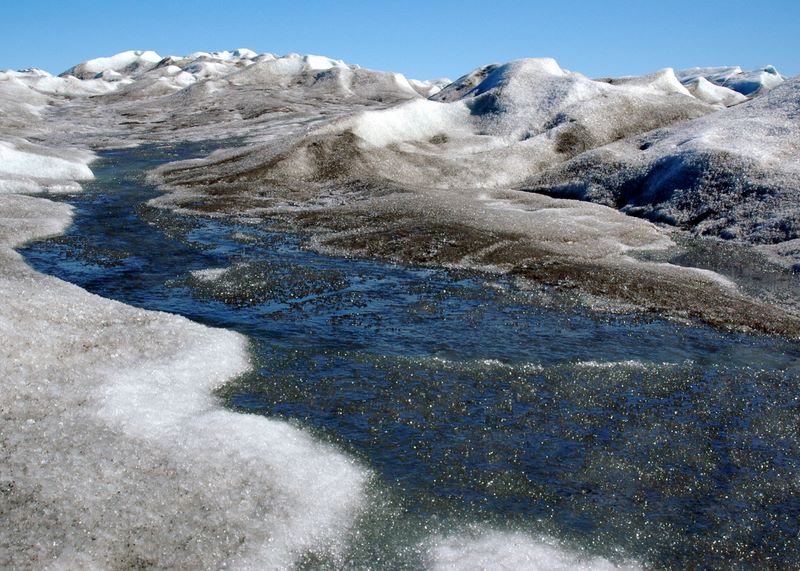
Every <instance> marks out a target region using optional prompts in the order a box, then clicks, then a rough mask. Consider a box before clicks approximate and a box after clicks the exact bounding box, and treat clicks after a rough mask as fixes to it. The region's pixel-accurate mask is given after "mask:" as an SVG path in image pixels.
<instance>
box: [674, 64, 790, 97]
mask: <svg viewBox="0 0 800 571" xmlns="http://www.w3.org/2000/svg"><path fill="white" fill-rule="evenodd" d="M676 74H677V76H678V78H679V79H680V80H681V82H683V83H684V84H685V85H689V84H691V83H694V82H695V81H697V80H698V79H700V78H703V79H705V80H707V81H708V82H709V83H713V84H714V85H718V86H720V87H726V88H728V89H730V90H732V91H735V92H737V93H740V94H742V95H744V96H746V97H755V96H757V95H761V94H763V93H766V92H767V91H769V90H770V89H772V88H774V87H777V86H779V85H780V84H781V83H783V82H784V81H785V80H786V78H785V77H784V76H783V75H781V74H780V73H779V72H778V70H777V69H775V66H772V65H768V66H766V67H764V68H762V69H755V70H752V71H742V68H741V67H739V66H730V67H691V68H688V69H683V70H680V71H678V72H676Z"/></svg>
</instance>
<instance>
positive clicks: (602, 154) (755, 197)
mask: <svg viewBox="0 0 800 571" xmlns="http://www.w3.org/2000/svg"><path fill="white" fill-rule="evenodd" d="M799 156H800V79H797V78H795V79H792V80H789V81H787V82H785V83H784V84H782V85H780V86H778V87H776V88H775V89H773V90H772V91H770V92H769V93H767V94H765V95H761V96H760V97H757V98H755V99H753V100H752V101H748V102H746V103H742V104H741V105H737V106H735V107H731V108H729V109H725V110H722V111H719V112H717V113H714V114H711V115H708V116H705V117H702V118H699V119H695V120H693V121H688V122H685V123H681V124H678V125H675V126H672V127H668V128H665V129H660V130H656V131H654V132H652V133H647V134H645V135H642V136H640V137H635V138H631V139H627V140H624V141H620V142H618V143H615V144H612V145H608V146H606V147H603V148H601V149H597V150H594V151H592V152H588V153H585V154H583V155H581V156H578V157H575V158H574V159H572V160H570V161H568V162H565V163H563V164H561V165H557V166H555V167H554V168H552V169H550V170H548V171H545V172H543V173H540V174H538V175H535V176H533V177H532V178H531V179H530V180H529V181H528V184H527V185H526V187H527V188H529V189H530V190H535V191H541V192H546V193H548V194H551V195H556V196H563V197H571V198H581V199H584V200H591V201H594V202H599V203H601V204H607V205H610V206H614V207H617V208H621V209H622V210H623V211H624V212H627V213H629V214H635V215H637V216H643V217H646V218H648V219H651V220H656V221H661V222H666V223H668V224H672V225H675V226H679V227H681V228H684V229H687V230H691V231H692V232H695V233H697V234H703V235H712V236H719V237H722V238H737V239H741V240H744V241H747V242H751V243H756V244H781V243H784V245H783V246H781V247H779V249H780V251H781V252H784V253H792V252H794V256H795V258H796V259H797V258H798V256H797V253H796V247H793V246H792V243H791V241H792V240H796V239H797V238H798V237H800V202H798V199H797V196H798V192H800V161H798V157H799ZM787 242H788V244H786V243H787Z"/></svg>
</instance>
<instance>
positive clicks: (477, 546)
mask: <svg viewBox="0 0 800 571" xmlns="http://www.w3.org/2000/svg"><path fill="white" fill-rule="evenodd" d="M428 557H429V565H430V568H431V569H433V570H434V571H471V570H475V571H478V570H483V569H496V570H498V571H501V570H508V571H512V570H514V571H516V570H518V569H531V570H536V571H583V570H586V571H589V570H598V571H605V570H608V571H611V570H613V569H626V570H634V569H641V567H640V566H639V565H635V564H630V563H627V564H621V565H616V564H614V563H612V562H610V561H608V560H607V559H603V558H599V557H586V556H581V555H580V554H578V553H574V552H571V551H569V550H567V549H565V548H564V547H562V546H560V545H558V543H556V542H555V541H553V540H552V539H547V538H541V539H534V538H533V537H531V536H529V535H526V534H523V533H519V532H498V531H483V532H478V533H470V534H465V535H461V536H459V535H455V536H450V537H446V538H440V539H438V540H436V541H434V542H433V545H432V547H430V549H429V551H428Z"/></svg>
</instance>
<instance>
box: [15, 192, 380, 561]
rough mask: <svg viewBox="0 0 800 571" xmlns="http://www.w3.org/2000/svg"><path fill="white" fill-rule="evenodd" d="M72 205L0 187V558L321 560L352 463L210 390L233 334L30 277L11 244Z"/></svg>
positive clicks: (341, 538)
mask: <svg viewBox="0 0 800 571" xmlns="http://www.w3.org/2000/svg"><path fill="white" fill-rule="evenodd" d="M69 220H70V208H69V207H67V206H65V205H63V204H57V203H52V202H50V201H47V200H44V199H40V198H32V197H25V196H19V195H3V196H0V244H2V247H1V248H0V296H2V299H3V306H2V308H1V309H0V337H2V339H3V344H2V347H0V376H2V378H3V379H4V383H5V384H4V390H3V391H2V393H1V394H0V410H2V414H3V429H2V432H0V442H2V446H0V458H2V461H0V486H1V487H2V491H3V495H2V512H3V524H2V527H3V533H2V534H0V566H1V567H3V568H20V567H31V566H32V567H45V566H52V567H54V568H75V567H78V566H87V567H92V568H112V567H114V568H129V567H136V566H151V565H153V566H156V567H161V568H176V567H180V568H195V569H197V568H220V567H223V566H232V567H235V568H241V569H247V568H253V569H263V568H286V567H289V566H290V565H291V564H292V563H293V562H294V561H296V560H297V558H298V557H301V556H303V555H304V554H305V553H307V552H314V553H319V554H321V555H326V556H331V557H335V555H336V553H337V552H339V551H340V550H341V549H342V548H343V546H344V543H345V540H346V538H347V534H348V530H349V528H350V526H351V525H352V523H353V521H354V518H355V517H356V516H357V514H358V513H359V511H360V509H361V508H362V503H363V501H364V496H363V494H364V486H365V483H366V481H367V479H368V474H367V472H365V470H364V469H362V468H360V467H359V466H357V465H356V464H355V463H354V462H353V461H352V460H350V459H348V458H346V457H344V456H343V455H341V454H340V453H338V452H336V451H334V450H332V449H331V448H330V447H328V446H326V445H324V444H320V443H319V442H317V441H315V440H314V439H312V438H311V437H310V436H309V435H308V434H306V433H305V432H303V431H301V430H299V429H297V428H294V427H292V426H290V425H288V424H286V423H284V422H279V421H274V420H269V419H266V418H263V417H259V416H249V415H242V414H238V413H233V412H229V411H226V410H224V409H223V408H222V407H221V406H220V404H219V403H218V402H217V401H216V399H215V398H214V397H213V396H212V394H211V392H212V391H213V389H214V388H216V387H218V386H219V385H220V384H221V383H223V382H225V380H226V379H230V378H231V377H232V376H234V375H237V374H240V373H242V372H244V371H246V370H247V368H248V366H249V364H248V353H247V343H246V341H245V339H244V338H242V337H241V336H240V335H237V334H234V333H231V332H225V331H219V330H214V329H210V328H208V327H204V326H201V325H197V324H193V323H191V322H189V321H187V320H186V319H184V318H181V317H177V316H173V315H168V314H163V313H158V312H148V311H142V310H138V309H135V308H132V307H129V306H125V305H123V304H120V303H118V302H113V301H109V300H105V299H102V298H100V297H97V296H94V295H91V294H89V293H87V292H85V291H84V290H81V289H80V288H78V287H76V286H73V285H70V284H67V283H64V282H61V281H59V280H57V279H54V278H51V277H48V276H43V275H41V274H37V273H36V272H34V271H33V270H31V269H30V268H29V267H28V266H26V265H25V263H24V262H23V261H22V259H21V257H20V256H19V255H18V254H17V253H16V252H14V251H13V250H12V249H11V248H12V247H13V246H14V245H16V244H19V243H21V242H23V241H26V240H30V239H33V238H35V237H41V236H44V235H50V234H54V233H57V232H60V231H61V230H63V229H64V227H65V226H66V225H67V224H68V223H69Z"/></svg>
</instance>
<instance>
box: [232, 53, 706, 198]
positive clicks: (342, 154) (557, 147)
mask: <svg viewBox="0 0 800 571" xmlns="http://www.w3.org/2000/svg"><path fill="white" fill-rule="evenodd" d="M298 65H299V63H298ZM255 67H256V66H253V67H251V68H248V69H247V70H245V72H247V73H250V72H251V70H253V69H254V68H255ZM243 73H244V72H243ZM473 84H475V86H474V87H471V86H472V85H473ZM468 87H471V88H470V89H467V88H468ZM713 109H714V108H713V107H711V106H709V105H708V104H706V103H703V102H701V101H698V100H697V99H696V98H694V97H692V96H691V95H690V93H689V92H688V91H687V90H686V88H684V87H683V86H682V85H681V84H680V82H678V81H677V79H676V78H675V76H674V74H673V73H672V72H671V70H668V71H665V72H663V73H660V74H656V75H654V76H652V77H644V78H637V79H636V80H633V79H629V80H628V81H620V82H617V83H609V82H601V81H592V80H590V79H588V78H586V77H584V76H583V75H580V74H577V73H571V72H567V71H564V70H562V69H561V68H560V67H559V66H558V64H557V63H556V62H555V61H554V60H552V59H532V60H520V61H515V62H511V63H509V64H506V65H502V66H494V67H491V68H481V69H479V70H476V71H475V72H473V73H472V74H470V75H468V76H465V77H463V78H461V79H459V80H458V81H456V82H455V83H454V84H453V85H451V86H448V87H446V88H444V89H443V90H442V91H440V92H439V93H437V94H436V95H434V96H433V97H432V98H431V100H415V101H411V102H408V103H406V104H403V105H398V106H395V107H392V108H390V109H385V110H376V111H364V112H362V113H359V114H356V115H353V116H352V117H348V118H345V119H342V120H340V121H338V122H334V123H331V124H329V125H327V126H325V127H322V128H320V129H318V130H316V131H312V132H311V133H309V134H307V135H303V136H302V137H301V138H299V139H298V140H297V141H294V142H293V143H291V147H289V148H288V149H287V148H286V146H283V147H277V148H276V147H275V146H274V145H273V146H272V149H277V150H273V151H270V150H268V149H257V150H255V151H254V152H253V153H252V155H251V156H250V157H244V158H243V159H242V160H240V161H239V162H238V163H230V162H229V163H228V164H226V167H225V169H224V172H229V171H231V174H232V179H236V169H238V170H239V171H241V172H242V173H243V177H240V178H244V179H248V177H249V176H250V173H252V172H253V171H254V170H257V171H258V172H259V173H260V174H261V175H262V176H263V177H264V178H280V179H290V178H295V179H297V180H301V181H304V182H314V181H317V182H318V181H320V180H329V179H338V180H345V179H348V178H372V179H375V178H380V179H384V180H387V181H392V182H395V183H399V184H403V185H411V186H435V187H442V188H455V187H463V186H471V187H504V186H511V185H514V184H518V183H520V182H521V181H523V180H525V178H526V177H528V176H530V175H531V174H533V173H535V172H537V171H540V170H542V169H544V168H546V167H548V166H551V165H554V164H557V163H560V162H562V161H564V160H566V159H568V158H570V157H572V156H575V155H576V154H579V153H581V152H584V151H586V150H588V149H592V148H595V147H598V146H601V145H604V144H607V143H610V142H612V141H615V140H619V139H622V138H625V137H629V136H632V135H636V134H639V133H643V132H646V131H650V130H652V129H655V128H658V127H661V126H664V125H669V124H672V123H674V122H676V121H681V120H685V119H689V118H693V117H699V116H701V115H704V114H706V113H709V112H711V111H712V110H713ZM259 165H263V168H262V167H261V166H259Z"/></svg>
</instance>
